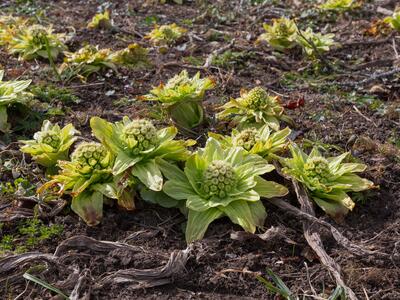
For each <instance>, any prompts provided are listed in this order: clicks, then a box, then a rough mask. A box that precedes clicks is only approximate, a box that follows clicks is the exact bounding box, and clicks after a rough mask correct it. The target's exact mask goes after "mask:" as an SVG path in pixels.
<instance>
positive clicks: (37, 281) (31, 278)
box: [23, 273, 70, 300]
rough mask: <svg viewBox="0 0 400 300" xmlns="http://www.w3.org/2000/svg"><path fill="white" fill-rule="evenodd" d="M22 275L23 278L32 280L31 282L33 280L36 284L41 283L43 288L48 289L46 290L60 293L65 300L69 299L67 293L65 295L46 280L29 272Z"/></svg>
mask: <svg viewBox="0 0 400 300" xmlns="http://www.w3.org/2000/svg"><path fill="white" fill-rule="evenodd" d="M23 277H24V278H25V279H27V280H30V281H32V282H34V283H36V284H39V285H41V286H42V287H44V288H45V289H48V290H50V291H52V292H54V293H56V294H58V295H60V296H61V297H63V298H64V299H66V300H70V298H69V297H68V296H67V295H65V294H64V293H63V292H62V291H61V290H59V289H58V288H56V287H54V286H52V285H51V284H49V283H47V282H45V281H43V280H41V279H40V278H38V277H36V276H33V275H31V274H29V273H24V275H23Z"/></svg>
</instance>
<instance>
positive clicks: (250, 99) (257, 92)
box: [242, 87, 269, 109]
mask: <svg viewBox="0 0 400 300" xmlns="http://www.w3.org/2000/svg"><path fill="white" fill-rule="evenodd" d="M268 97H269V95H268V94H267V92H266V91H265V90H264V89H263V88H261V87H255V88H253V89H252V90H250V91H249V92H248V93H247V95H246V97H243V98H242V99H243V103H244V104H245V105H246V106H247V107H249V108H251V109H259V108H260V107H262V106H263V105H264V104H265V103H266V102H267V99H268Z"/></svg>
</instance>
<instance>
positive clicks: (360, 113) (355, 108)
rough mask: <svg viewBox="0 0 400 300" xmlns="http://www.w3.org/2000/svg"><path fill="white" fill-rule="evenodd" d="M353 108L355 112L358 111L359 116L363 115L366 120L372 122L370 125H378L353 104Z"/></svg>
mask: <svg viewBox="0 0 400 300" xmlns="http://www.w3.org/2000/svg"><path fill="white" fill-rule="evenodd" d="M353 108H354V110H355V111H356V113H358V114H359V115H360V116H361V117H363V118H364V119H365V120H367V121H368V122H370V123H372V125H374V126H375V127H376V128H377V127H378V125H376V123H375V122H374V121H373V120H371V119H370V118H368V117H367V116H365V115H363V113H362V112H361V111H360V110H359V109H358V108H357V106H355V105H353Z"/></svg>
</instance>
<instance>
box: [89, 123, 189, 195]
mask: <svg viewBox="0 0 400 300" xmlns="http://www.w3.org/2000/svg"><path fill="white" fill-rule="evenodd" d="M90 126H91V127H92V130H93V134H94V135H95V136H96V138H97V139H98V140H99V141H101V143H103V144H104V145H105V146H106V147H107V148H108V149H109V150H110V151H111V152H112V153H113V154H114V155H115V156H116V159H115V165H114V168H113V170H112V172H113V174H114V175H123V174H127V175H128V176H133V178H134V179H138V180H139V181H140V182H141V183H143V184H144V185H145V186H146V187H147V188H149V189H151V190H153V191H161V189H162V186H163V177H162V174H161V171H160V168H159V165H158V162H157V160H156V159H157V158H164V159H166V160H173V161H182V160H185V159H186V158H187V156H188V155H189V152H188V150H186V143H185V142H184V141H177V140H174V137H175V136H176V134H177V129H176V128H175V127H168V128H163V129H160V130H157V129H156V128H155V127H154V125H153V124H152V123H151V122H150V121H148V120H143V119H135V120H130V119H129V118H128V117H124V118H123V120H122V121H120V122H116V123H109V122H107V121H105V120H103V119H101V118H98V117H93V118H92V119H91V120H90Z"/></svg>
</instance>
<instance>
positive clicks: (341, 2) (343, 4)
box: [319, 0, 357, 12]
mask: <svg viewBox="0 0 400 300" xmlns="http://www.w3.org/2000/svg"><path fill="white" fill-rule="evenodd" d="M319 7H320V8H322V9H324V10H335V11H340V12H343V11H346V10H350V9H352V8H355V7H357V5H356V4H355V1H354V0H327V1H326V2H325V3H324V4H322V5H320V6H319Z"/></svg>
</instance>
